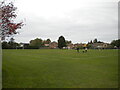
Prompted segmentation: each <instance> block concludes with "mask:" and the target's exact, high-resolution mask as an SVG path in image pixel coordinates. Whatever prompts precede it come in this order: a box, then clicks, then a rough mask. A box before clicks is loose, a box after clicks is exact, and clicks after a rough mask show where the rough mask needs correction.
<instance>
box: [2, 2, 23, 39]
mask: <svg viewBox="0 0 120 90" xmlns="http://www.w3.org/2000/svg"><path fill="white" fill-rule="evenodd" d="M16 9H17V8H16V7H14V4H13V2H10V3H8V1H6V2H5V0H4V1H3V2H1V3H0V15H1V17H0V21H1V23H0V27H1V30H0V37H1V39H2V40H4V39H5V37H9V36H11V35H14V34H17V33H18V32H17V29H21V27H22V26H23V22H19V23H15V22H14V21H15V20H14V19H15V18H16V17H17V15H16V13H15V11H16Z"/></svg>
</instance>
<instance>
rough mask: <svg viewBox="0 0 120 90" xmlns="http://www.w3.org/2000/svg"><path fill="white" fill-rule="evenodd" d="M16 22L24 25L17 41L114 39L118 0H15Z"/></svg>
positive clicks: (107, 40) (79, 41)
mask: <svg viewBox="0 0 120 90" xmlns="http://www.w3.org/2000/svg"><path fill="white" fill-rule="evenodd" d="M15 6H16V7H17V8H18V9H17V15H18V17H17V21H21V20H23V21H24V23H25V24H26V25H25V26H24V27H23V28H22V30H19V32H20V34H18V35H15V41H17V42H29V41H30V40H31V39H35V38H42V39H47V38H50V39H51V40H52V41H57V40H58V38H59V36H61V35H62V36H64V37H65V39H66V40H71V41H72V42H73V43H81V42H82V43H84V42H88V41H90V40H93V39H94V38H97V39H98V40H101V41H104V42H111V41H112V40H114V39H117V38H118V0H15Z"/></svg>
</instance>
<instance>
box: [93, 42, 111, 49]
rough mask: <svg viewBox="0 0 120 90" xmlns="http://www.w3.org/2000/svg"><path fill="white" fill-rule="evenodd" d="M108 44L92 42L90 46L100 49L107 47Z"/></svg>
mask: <svg viewBox="0 0 120 90" xmlns="http://www.w3.org/2000/svg"><path fill="white" fill-rule="evenodd" d="M108 46H109V44H108V43H93V44H92V47H93V48H96V49H101V48H108Z"/></svg>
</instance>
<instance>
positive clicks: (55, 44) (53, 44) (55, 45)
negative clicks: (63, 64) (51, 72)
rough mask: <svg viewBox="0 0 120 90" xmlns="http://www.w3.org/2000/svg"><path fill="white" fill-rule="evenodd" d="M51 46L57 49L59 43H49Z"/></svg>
mask: <svg viewBox="0 0 120 90" xmlns="http://www.w3.org/2000/svg"><path fill="white" fill-rule="evenodd" d="M49 47H50V48H51V49H56V48H58V43H57V42H51V43H50V44H49Z"/></svg>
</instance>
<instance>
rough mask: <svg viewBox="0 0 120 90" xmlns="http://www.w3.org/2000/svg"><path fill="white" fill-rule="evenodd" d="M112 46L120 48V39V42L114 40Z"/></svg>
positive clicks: (119, 40)
mask: <svg viewBox="0 0 120 90" xmlns="http://www.w3.org/2000/svg"><path fill="white" fill-rule="evenodd" d="M111 45H112V46H116V47H118V48H120V39H118V40H113V41H112V42H111Z"/></svg>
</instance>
